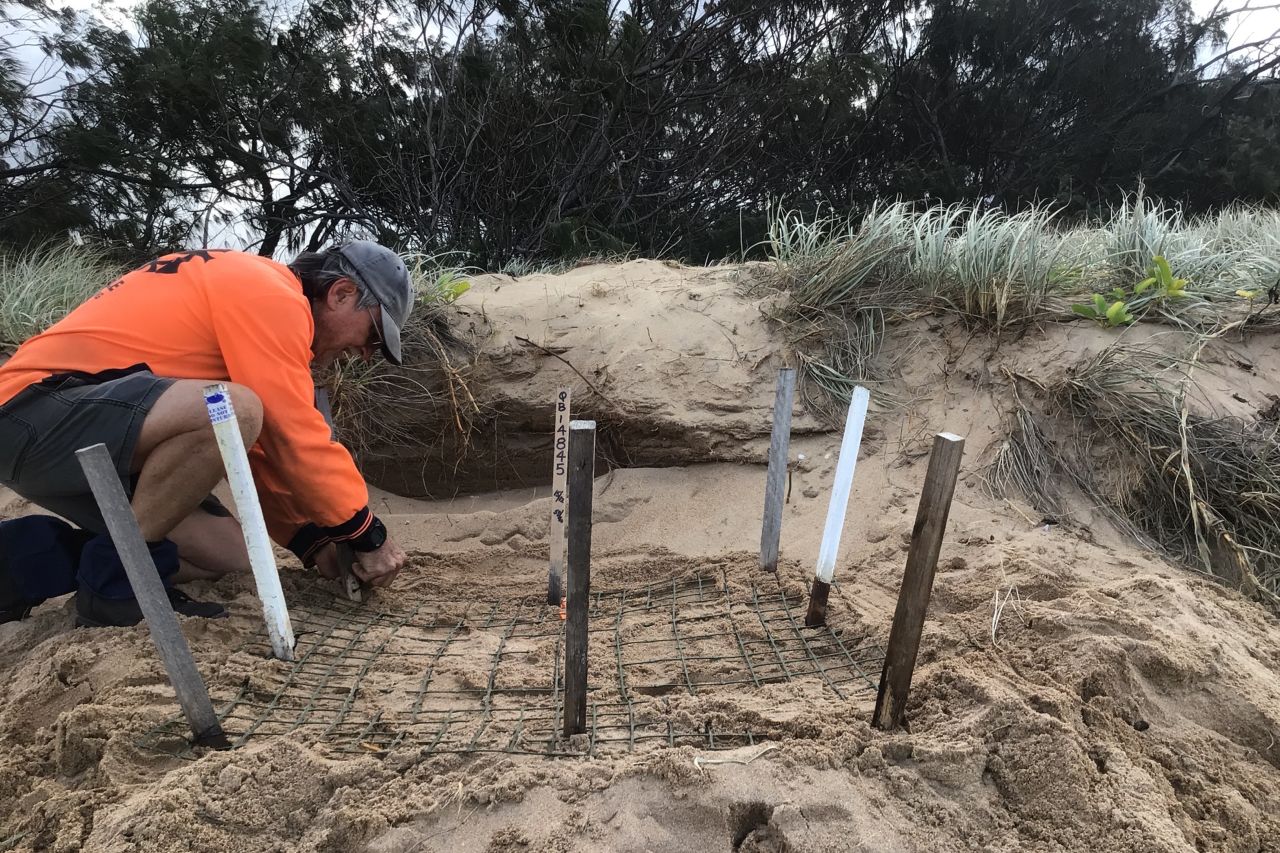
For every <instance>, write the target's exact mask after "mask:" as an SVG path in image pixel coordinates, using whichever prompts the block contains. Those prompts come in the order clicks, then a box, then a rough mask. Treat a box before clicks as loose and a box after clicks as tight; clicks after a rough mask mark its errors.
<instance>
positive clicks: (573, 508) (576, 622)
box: [564, 421, 596, 738]
mask: <svg viewBox="0 0 1280 853" xmlns="http://www.w3.org/2000/svg"><path fill="white" fill-rule="evenodd" d="M595 454H596V422H595V421H571V422H570V424H569V525H568V528H569V529H568V531H567V533H568V538H569V577H568V593H569V594H568V602H567V610H568V616H567V619H566V621H565V628H564V736H565V737H566V738H567V737H570V736H572V735H576V734H582V733H583V732H584V731H586V729H587V610H588V606H589V604H590V598H591V499H592V497H593V495H592V488H593V485H594V482H595Z"/></svg>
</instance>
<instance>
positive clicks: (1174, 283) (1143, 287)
mask: <svg viewBox="0 0 1280 853" xmlns="http://www.w3.org/2000/svg"><path fill="white" fill-rule="evenodd" d="M1147 272H1148V273H1149V275H1148V276H1147V277H1146V278H1144V279H1143V280H1142V281H1140V282H1138V285H1137V286H1136V287H1135V288H1134V289H1133V292H1134V295H1135V296H1141V295H1142V294H1143V293H1146V292H1147V290H1151V292H1152V295H1154V296H1155V298H1156V299H1175V298H1178V297H1182V296H1186V295H1187V291H1186V287H1187V280H1186V279H1185V278H1175V277H1174V275H1173V268H1172V267H1170V266H1169V262H1168V261H1167V260H1165V258H1164V256H1163V255H1156V256H1155V257H1154V258H1152V259H1151V268H1150V269H1148V270H1147Z"/></svg>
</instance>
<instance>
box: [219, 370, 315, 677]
mask: <svg viewBox="0 0 1280 853" xmlns="http://www.w3.org/2000/svg"><path fill="white" fill-rule="evenodd" d="M204 403H205V405H206V406H207V407H208V408H209V420H210V422H212V424H213V434H214V436H215V437H216V438H217V439H218V450H219V451H220V452H221V453H222V464H223V466H224V467H225V468H226V469H227V482H228V483H229V484H230V485H231V497H232V498H233V499H234V500H235V504H236V512H237V513H238V514H239V515H240V529H241V530H243V531H244V544H245V546H246V547H247V548H248V550H249V565H250V566H252V567H253V579H254V582H255V583H256V584H257V586H258V598H259V599H260V600H261V601H262V614H263V616H264V618H265V619H266V622H267V636H268V637H270V638H271V651H272V653H273V654H274V655H275V656H276V658H278V659H279V660H288V661H291V660H293V643H294V640H293V625H292V624H290V622H289V609H288V607H287V606H286V605H285V601H284V590H283V589H282V588H281V587H280V572H279V570H277V568H276V558H275V554H274V553H272V551H271V538H270V537H269V536H268V535H267V522H266V520H265V519H264V518H263V517H262V505H261V504H259V503H258V490H257V487H255V486H254V484H253V473H252V472H251V471H250V470H249V454H248V452H247V451H246V450H245V447H244V438H243V437H242V436H241V435H240V425H239V424H238V423H237V422H236V413H235V409H233V408H232V406H231V395H230V393H228V391H227V386H226V385H224V384H222V383H220V382H219V383H217V384H215V385H206V386H205V387H204Z"/></svg>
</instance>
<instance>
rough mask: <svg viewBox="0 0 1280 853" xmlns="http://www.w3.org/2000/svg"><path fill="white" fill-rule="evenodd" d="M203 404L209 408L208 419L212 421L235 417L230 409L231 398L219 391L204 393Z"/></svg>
mask: <svg viewBox="0 0 1280 853" xmlns="http://www.w3.org/2000/svg"><path fill="white" fill-rule="evenodd" d="M204 403H205V406H207V407H208V409H209V420H210V422H212V423H215V424H220V423H225V422H227V421H229V420H231V419H232V418H234V417H235V414H234V413H233V412H232V410H231V398H230V396H228V395H227V394H224V393H222V392H221V391H214V392H213V393H212V394H205V396H204Z"/></svg>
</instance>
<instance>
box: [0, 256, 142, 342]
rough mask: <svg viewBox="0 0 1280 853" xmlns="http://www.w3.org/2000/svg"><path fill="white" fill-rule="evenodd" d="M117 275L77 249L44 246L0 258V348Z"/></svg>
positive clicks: (38, 329)
mask: <svg viewBox="0 0 1280 853" xmlns="http://www.w3.org/2000/svg"><path fill="white" fill-rule="evenodd" d="M121 272H122V270H121V269H120V268H119V267H117V266H116V265H115V264H112V263H110V262H109V261H107V260H106V259H105V258H104V257H102V256H101V255H100V254H98V253H97V252H95V251H93V250H92V249H89V248H87V247H82V246H72V245H57V244H53V243H48V244H45V245H43V246H38V247H36V248H34V249H29V250H26V251H19V252H11V253H6V254H0V347H8V348H12V347H16V346H18V345H19V344H21V343H22V342H23V341H25V340H26V339H27V338H29V337H31V336H32V335H35V334H37V333H39V332H42V331H44V330H45V329H47V328H48V327H49V326H51V325H53V324H54V323H56V322H57V321H59V320H61V319H62V318H63V317H64V316H66V314H67V312H69V311H70V310H71V309H72V308H74V307H76V306H77V305H79V304H80V303H81V302H83V301H85V300H86V299H88V298H89V297H90V296H91V295H93V294H94V293H96V292H97V291H98V290H100V289H101V288H103V287H104V286H106V285H107V284H108V283H109V282H110V281H111V280H112V279H113V278H115V277H116V276H118V275H119V274H120V273H121Z"/></svg>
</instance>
